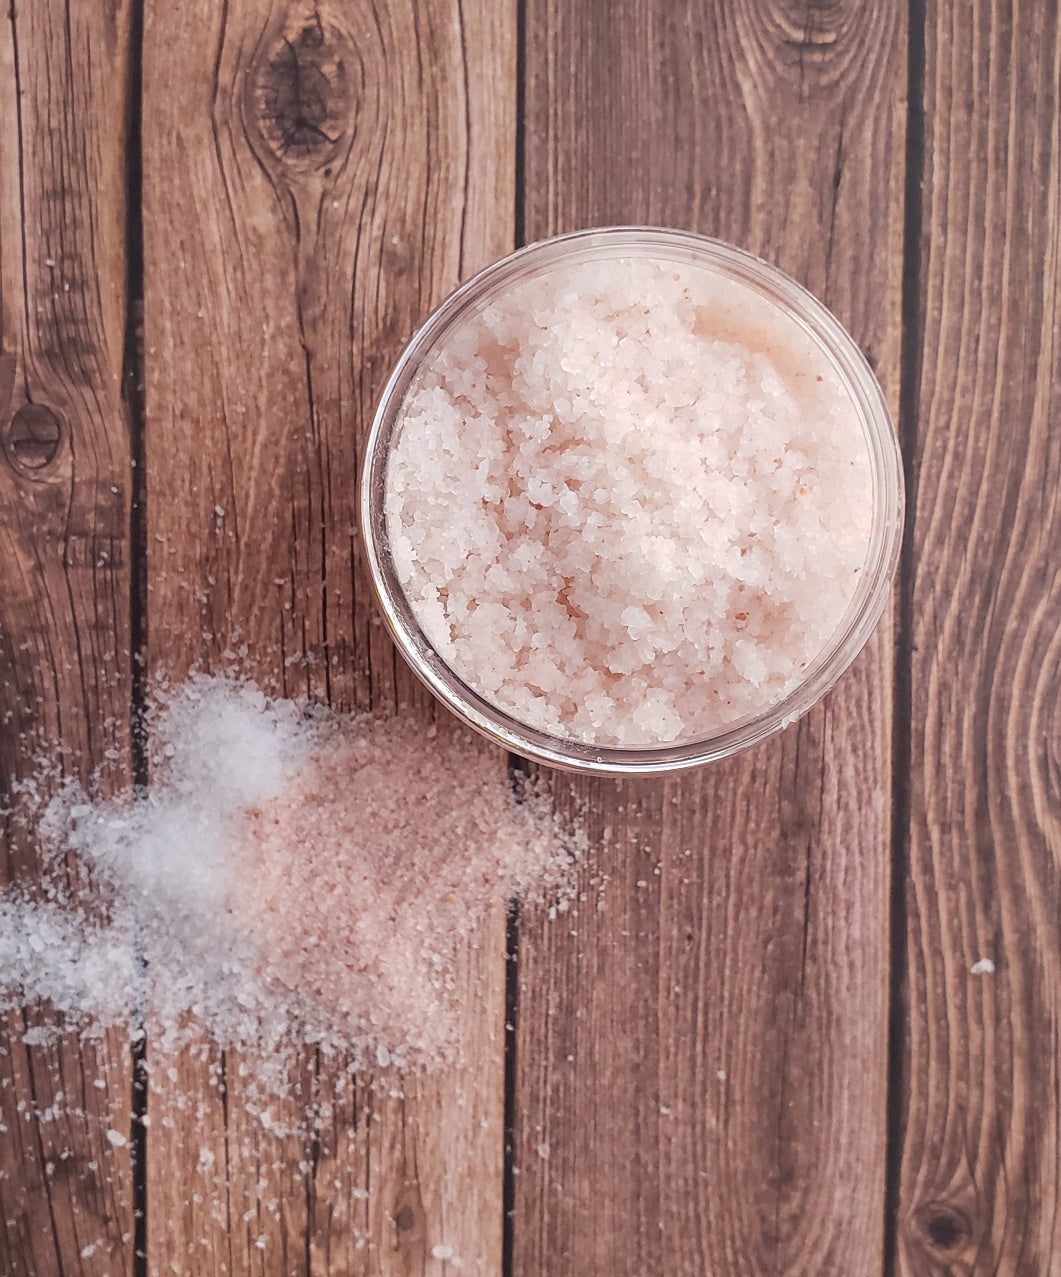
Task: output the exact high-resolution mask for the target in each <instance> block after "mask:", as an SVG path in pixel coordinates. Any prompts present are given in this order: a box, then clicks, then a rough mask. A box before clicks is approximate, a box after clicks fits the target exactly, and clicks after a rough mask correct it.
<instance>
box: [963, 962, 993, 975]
mask: <svg viewBox="0 0 1061 1277" xmlns="http://www.w3.org/2000/svg"><path fill="white" fill-rule="evenodd" d="M969 971H970V972H971V974H972V975H994V974H995V964H994V963H993V962H992V961H991V959H990V958H978V959H977V960H976V962H974V963H973V965H972V966H971V967H970V968H969Z"/></svg>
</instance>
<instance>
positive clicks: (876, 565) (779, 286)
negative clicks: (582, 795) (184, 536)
mask: <svg viewBox="0 0 1061 1277" xmlns="http://www.w3.org/2000/svg"><path fill="white" fill-rule="evenodd" d="M638 255H643V256H651V257H656V258H659V257H663V258H664V259H670V260H679V261H688V262H693V263H695V264H696V265H698V266H700V267H702V268H706V269H712V268H714V269H716V270H717V272H718V273H719V274H720V275H721V276H723V277H724V278H726V279H729V280H736V281H737V282H739V283H742V284H744V285H746V286H747V287H749V288H750V289H751V290H752V291H753V292H755V293H758V294H759V295H760V296H761V297H763V298H765V299H766V300H768V301H769V302H771V303H772V304H773V305H774V306H777V307H778V308H780V309H781V310H782V311H783V312H784V313H785V314H786V315H787V316H789V317H790V318H791V319H793V320H795V321H796V322H797V323H798V324H799V325H800V326H801V327H802V328H803V329H804V331H805V332H806V333H808V335H809V336H810V337H811V338H812V339H813V340H814V341H815V342H816V343H817V345H818V346H819V348H820V349H821V351H822V353H823V354H824V355H825V356H826V357H827V358H828V359H829V360H830V362H831V363H832V365H833V367H834V368H835V369H836V371H837V374H838V375H839V377H840V378H841V381H842V383H843V384H844V386H845V387H846V389H847V390H848V392H849V394H850V395H851V398H852V401H853V403H854V404H855V406H856V409H857V411H858V415H859V419H860V422H861V425H862V428H863V431H864V433H865V437H866V445H867V449H868V452H869V457H870V466H871V473H872V488H873V520H872V527H871V532H870V543H869V548H868V552H867V558H866V564H865V568H864V570H863V573H862V576H861V578H860V583H859V587H858V590H857V591H856V594H855V597H854V598H853V599H852V601H851V603H850V604H849V606H848V609H847V612H846V613H845V615H844V618H843V619H842V621H841V622H840V624H839V625H838V627H837V629H836V631H835V632H834V634H833V636H832V638H831V639H830V641H829V642H828V643H827V644H826V645H825V647H824V648H823V649H822V651H821V653H820V654H819V656H818V657H817V658H816V659H815V660H814V661H813V662H812V663H811V665H810V666H808V668H807V671H806V673H805V676H804V677H803V679H801V681H800V683H799V685H798V686H797V687H796V688H794V689H793V691H791V692H790V693H789V694H788V695H787V696H786V697H785V698H784V699H782V700H781V701H779V702H777V703H776V704H775V705H773V706H771V707H770V708H769V709H767V710H765V711H763V712H762V713H760V714H757V715H755V716H754V717H750V718H748V719H745V720H742V721H738V722H735V723H733V724H729V725H727V726H726V727H725V728H724V729H723V730H721V731H719V732H718V733H715V734H714V735H712V736H710V737H706V738H701V739H698V740H690V741H684V742H682V743H680V744H675V745H670V746H646V747H644V748H633V747H630V748H620V747H615V746H609V747H597V746H593V745H587V744H585V743H583V742H578V741H571V740H566V739H563V738H560V737H555V736H550V735H548V734H546V733H544V732H541V731H538V730H537V729H535V728H532V727H528V726H527V725H526V724H524V723H520V722H519V721H518V720H516V719H513V718H512V717H511V716H509V715H508V714H506V713H505V712H504V711H503V710H501V709H499V708H498V707H497V706H495V705H493V704H492V703H491V702H489V701H488V700H486V699H485V698H484V697H482V696H481V695H480V694H479V693H478V692H476V691H475V689H474V688H472V687H470V686H469V685H468V684H467V683H465V682H464V681H463V680H462V679H461V678H460V677H459V676H458V675H457V674H456V673H455V672H454V671H453V670H451V669H450V667H449V666H448V665H446V664H445V662H443V661H442V659H441V657H439V655H438V654H437V653H436V652H435V651H434V649H433V648H432V647H431V645H430V643H428V641H427V639H426V637H425V636H424V634H423V632H422V630H421V629H420V626H419V625H418V623H417V621H416V618H415V615H414V614H413V612H412V608H411V607H410V605H409V604H408V602H407V600H406V599H405V596H404V593H403V592H402V588H401V584H400V582H399V581H398V579H397V576H396V574H395V572H394V569H393V563H392V562H391V558H390V552H389V546H388V542H387V528H386V518H385V515H384V508H383V507H384V493H385V489H386V470H387V464H388V461H389V456H390V448H391V443H392V441H393V439H394V438H395V435H396V431H397V429H398V427H399V426H400V422H401V409H402V406H403V403H404V400H405V397H406V394H407V392H408V390H409V387H410V385H411V383H412V382H413V380H414V379H415V376H416V374H417V372H418V370H419V368H420V366H421V363H422V361H423V359H424V357H425V356H426V355H427V354H429V353H430V352H431V351H432V350H434V349H436V348H437V347H438V346H439V345H440V344H441V341H442V339H444V337H445V335H446V333H447V332H448V331H449V330H450V329H451V328H452V327H453V326H454V325H455V324H456V323H457V322H458V321H459V320H460V318H461V316H462V315H464V314H465V313H466V312H467V311H468V310H469V309H470V308H472V307H474V306H476V305H477V304H478V303H480V302H482V301H483V300H485V299H486V298H487V297H490V296H494V295H497V294H498V293H499V292H500V291H501V290H502V289H503V288H504V287H505V286H509V285H511V284H514V283H515V282H517V281H518V280H520V279H521V278H524V277H525V276H526V275H528V274H530V273H533V272H535V271H536V270H538V269H540V268H541V267H543V266H546V267H548V266H553V265H555V264H557V263H559V262H562V261H568V260H572V259H577V260H579V261H583V260H593V259H600V258H607V257H629V256H638ZM903 507H904V492H903V470H902V459H901V456H900V452H899V445H898V439H897V437H896V433H895V429H894V427H893V425H892V420H891V415H890V413H889V411H888V406H887V403H886V401H885V399H884V395H883V393H882V391H881V389H880V386H879V384H878V383H877V380H876V377H875V376H874V374H873V371H872V369H871V368H870V366H869V364H868V362H867V361H866V359H865V357H864V356H863V354H862V352H861V351H860V350H859V348H858V346H857V345H856V344H855V342H854V340H853V339H852V338H851V337H850V335H849V334H848V333H847V331H846V330H845V329H844V328H843V327H842V325H841V324H840V323H839V321H838V320H837V319H836V318H835V316H833V314H832V313H831V312H830V311H829V310H828V309H827V308H826V307H825V306H824V305H823V304H822V303H821V302H820V301H819V300H818V299H817V298H816V297H814V295H813V294H812V293H810V292H808V291H807V290H806V289H805V288H803V286H802V285H801V284H798V283H796V281H795V280H793V279H791V278H790V277H789V276H788V275H786V274H784V272H782V271H781V270H779V269H778V268H777V267H776V266H773V265H771V264H770V263H768V262H765V261H763V260H762V259H761V258H758V257H756V256H754V255H753V254H751V253H749V252H746V251H745V250H744V249H740V248H736V247H735V246H733V245H731V244H726V243H724V242H723V241H721V240H715V239H710V238H708V237H707V236H702V235H697V234H694V233H693V232H689V231H679V230H670V229H665V228H659V227H647V226H614V227H600V228H594V229H589V230H584V231H575V232H573V233H571V234H569V235H561V236H557V237H556V238H553V239H547V240H541V241H539V242H537V243H534V244H529V245H527V246H526V247H524V248H521V249H518V250H517V251H516V252H514V253H512V254H510V255H509V256H507V257H504V258H501V259H500V260H498V261H496V262H494V263H492V264H491V265H489V266H487V267H486V268H485V269H483V270H482V271H479V272H478V273H477V274H476V275H474V276H472V277H471V278H470V279H469V280H468V281H467V282H466V283H464V284H462V285H461V286H460V287H459V288H457V289H456V290H455V291H454V292H453V293H451V294H450V295H449V297H447V298H446V299H445V300H444V301H443V302H442V303H441V304H440V305H439V306H438V307H437V308H436V309H435V310H434V311H433V312H432V314H431V315H430V316H429V317H428V318H427V320H425V322H424V323H423V324H422V325H421V327H420V328H419V329H418V330H417V332H416V333H415V334H414V335H413V337H412V338H411V339H410V341H409V342H408V343H407V345H406V347H405V349H404V351H403V352H402V355H401V357H400V358H399V360H398V363H397V364H396V365H395V368H394V370H393V372H392V373H391V376H390V378H389V380H388V382H387V385H386V386H385V388H384V391H383V394H382V396H381V397H380V401H379V405H378V407H377V409H376V414H375V417H374V420H373V423H372V428H371V431H370V433H369V438H368V444H367V448H366V451H365V457H364V462H363V465H362V473H361V481H360V491H359V502H358V512H359V519H360V524H361V535H362V541H363V545H364V547H365V553H366V559H367V561H368V567H369V573H370V578H371V581H372V586H373V590H374V593H375V596H376V601H377V604H378V606H379V609H380V613H381V615H382V617H383V620H384V622H385V624H386V626H387V629H388V631H389V632H390V635H391V637H392V638H393V640H394V642H395V644H396V645H397V647H398V649H399V651H400V652H401V653H402V656H403V657H404V659H405V660H406V662H407V663H408V664H409V665H410V667H411V668H412V670H413V672H414V673H415V674H416V675H417V676H418V677H419V678H420V679H421V681H422V682H424V683H425V684H426V685H427V686H428V687H429V688H430V689H431V691H432V692H433V693H434V694H435V696H437V697H438V698H439V699H440V700H441V701H442V702H443V703H444V704H445V705H446V706H447V707H448V708H449V709H450V710H451V711H452V712H453V713H455V714H456V715H457V716H458V717H459V718H461V719H462V720H463V721H464V722H465V723H467V724H468V725H469V726H471V727H473V728H475V729H476V730H477V731H479V732H481V733H483V734H484V735H485V736H487V737H488V738H490V739H491V740H493V741H495V742H496V743H497V744H499V745H501V746H503V747H504V748H506V749H508V750H510V751H512V752H514V753H517V754H520V755H522V756H524V757H526V758H530V759H534V760H535V761H538V762H542V763H545V764H547V765H549V766H552V767H558V768H563V769H567V770H574V771H580V772H603V773H607V774H612V775H622V774H634V773H640V774H652V773H663V772H669V771H675V770H679V769H683V768H688V767H694V766H698V765H700V764H703V763H706V762H711V761H714V760H716V759H720V758H724V757H727V756H729V755H731V754H734V753H737V752H739V751H741V750H744V749H747V748H750V747H751V746H752V745H755V744H758V743H759V742H760V741H761V740H764V739H766V738H767V737H769V736H771V735H773V734H774V733H775V732H778V731H780V730H782V729H783V728H784V727H786V726H788V725H789V724H790V723H791V722H794V721H795V720H796V719H798V718H800V717H801V716H802V715H803V714H804V713H806V711H807V710H809V709H810V708H811V707H812V706H813V705H815V704H816V703H817V702H818V701H819V700H820V699H821V698H822V697H823V696H824V695H825V694H826V692H828V691H829V689H830V688H831V687H832V686H833V685H834V684H835V682H836V681H837V679H839V677H840V676H841V675H842V674H843V673H844V672H845V671H846V670H847V669H848V668H849V666H850V665H851V663H852V662H853V661H854V659H855V657H856V656H857V655H858V653H859V652H860V651H861V650H862V648H863V647H864V646H865V644H866V642H867V641H868V639H869V636H870V634H871V633H872V632H873V629H874V628H875V626H876V624H877V622H878V620H879V619H880V616H881V613H882V612H883V610H884V607H885V604H886V602H887V598H888V592H889V588H890V583H891V579H892V577H893V575H894V572H895V568H896V565H897V563H898V557H899V548H900V544H901V539H902V523H903Z"/></svg>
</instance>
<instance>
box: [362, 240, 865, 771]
mask: <svg viewBox="0 0 1061 1277" xmlns="http://www.w3.org/2000/svg"><path fill="white" fill-rule="evenodd" d="M871 497H872V490H871V479H870V468H869V455H868V451H867V446H866V441H865V437H864V434H863V431H862V427H861V425H860V422H859V419H858V415H857V413H856V410H855V406H854V404H853V402H852V399H851V397H850V395H849V393H848V392H847V390H846V389H845V388H844V386H843V384H842V383H841V381H840V378H839V376H838V374H837V373H836V370H835V369H834V367H833V365H832V363H831V362H830V360H829V359H828V358H827V357H826V356H825V355H824V353H823V352H822V350H821V349H820V348H819V347H818V346H817V344H816V343H815V342H814V341H813V340H812V338H811V337H810V336H809V335H808V334H807V333H806V332H805V331H804V330H803V328H802V327H801V326H800V325H799V324H798V323H797V322H796V321H795V320H793V319H791V318H789V317H787V316H786V315H784V314H783V313H782V312H781V311H780V310H778V309H777V308H776V307H775V306H774V305H773V303H771V302H769V301H767V300H766V299H765V298H763V297H761V296H759V295H758V294H755V293H752V292H751V291H750V290H749V289H748V288H747V287H745V286H743V285H738V284H736V283H731V282H727V281H723V280H720V279H719V278H718V277H717V276H716V275H714V274H713V273H710V272H708V271H706V270H704V269H703V268H699V267H694V266H691V265H677V264H675V263H672V262H664V261H661V260H644V259H638V260H634V259H623V260H608V261H604V262H583V263H581V264H575V265H574V266H572V265H571V264H570V263H568V262H564V263H561V264H559V265H558V266H556V267H554V268H552V269H549V268H545V269H543V270H542V271H541V272H539V274H538V275H537V276H535V277H533V278H529V279H525V280H523V281H521V282H519V283H516V284H513V285H511V286H510V287H509V290H508V292H507V293H506V294H505V295H504V296H503V297H498V298H495V299H494V300H492V301H491V302H490V304H488V305H486V306H485V307H484V308H483V309H481V310H480V311H479V312H478V313H476V314H474V315H472V316H471V317H469V318H467V319H465V320H462V321H461V323H460V324H459V325H458V326H457V327H456V328H455V329H454V330H451V331H450V332H449V333H448V334H447V336H446V338H445V342H444V344H443V346H441V347H440V348H439V350H438V351H436V353H435V354H434V355H433V356H431V357H430V358H429V360H428V362H427V363H426V365H425V367H424V368H423V369H422V371H421V372H420V374H418V378H417V380H416V381H414V383H413V385H412V387H411V389H410V391H409V393H408V396H407V398H406V400H405V403H404V405H403V407H402V410H401V419H400V422H399V427H398V432H397V438H396V443H395V446H394V450H393V452H392V455H391V458H390V461H389V467H388V475H387V493H386V521H387V530H388V539H389V543H390V547H391V551H392V554H393V559H394V564H395V569H396V572H397V574H398V578H399V580H400V582H401V585H402V588H403V590H404V592H405V594H406V597H407V599H408V601H409V604H410V606H411V607H412V609H413V611H414V613H415V615H416V618H417V620H418V622H419V624H420V626H421V628H422V629H423V631H424V634H425V635H426V637H427V639H428V641H429V642H430V643H431V644H432V645H433V646H434V648H435V649H436V651H437V652H438V653H439V655H440V656H441V657H442V659H443V660H445V661H446V662H447V663H448V664H449V665H450V666H451V668H452V669H453V670H454V671H455V672H456V673H457V674H458V675H459V676H460V677H461V678H462V679H464V680H465V681H466V682H467V683H468V684H469V685H471V686H472V687H474V688H475V689H477V690H478V691H479V692H480V693H481V694H482V695H483V696H484V697H486V698H487V699H488V700H490V701H492V702H493V703H494V704H495V705H496V706H497V707H499V708H500V709H501V710H503V711H505V712H506V713H508V714H510V715H511V716H512V717H514V718H515V719H517V720H519V721H520V722H522V723H525V724H528V725H530V726H532V727H535V728H538V729H540V730H542V731H545V732H548V733H551V734H552V735H554V736H557V737H561V738H569V739H575V740H579V741H582V742H586V743H589V744H596V745H605V744H607V745H617V746H651V745H658V744H661V743H667V744H669V743H673V742H676V741H681V740H689V739H695V738H697V737H702V736H706V735H709V734H711V733H713V732H716V731H718V730H719V729H721V728H723V727H725V726H727V725H730V724H732V723H734V722H736V721H738V720H741V719H745V718H747V717H750V716H754V715H756V714H758V713H761V712H763V711H764V710H766V709H768V708H769V707H771V706H773V705H775V704H777V703H778V702H779V701H780V700H782V699H783V697H784V696H785V695H786V694H787V693H789V692H790V691H791V690H793V688H794V687H795V686H796V685H797V683H798V682H799V680H800V677H801V676H802V673H803V670H804V669H805V667H806V666H807V665H809V664H810V663H811V662H812V661H813V660H814V658H815V657H817V656H818V655H819V653H821V651H822V650H823V648H824V647H825V646H826V645H827V643H828V641H829V639H830V638H831V637H832V635H833V634H834V632H835V631H836V629H837V627H838V626H839V625H840V624H841V622H842V620H843V618H844V615H845V613H846V612H847V609H848V606H849V604H850V603H851V600H852V598H853V596H854V593H855V588H856V585H857V583H858V581H859V575H858V574H859V572H860V571H861V569H862V568H863V566H864V563H865V560H866V556H867V548H868V541H869V528H870V511H871V506H872V500H871Z"/></svg>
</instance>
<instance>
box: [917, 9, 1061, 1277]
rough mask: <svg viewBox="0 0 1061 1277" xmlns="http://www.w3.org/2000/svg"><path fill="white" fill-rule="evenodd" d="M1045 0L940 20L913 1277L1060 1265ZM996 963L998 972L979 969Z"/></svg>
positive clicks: (930, 223)
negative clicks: (1042, 2)
mask: <svg viewBox="0 0 1061 1277" xmlns="http://www.w3.org/2000/svg"><path fill="white" fill-rule="evenodd" d="M1049 8H1050V6H1042V5H1033V4H1020V5H1014V6H1013V7H1012V8H1010V7H1009V6H1003V5H992V4H988V3H983V2H981V3H977V4H974V5H967V4H959V3H949V4H942V5H939V6H938V7H937V6H932V7H931V10H930V14H931V16H930V21H929V23H928V25H927V27H926V31H925V48H924V55H925V92H924V102H925V158H924V177H925V185H924V206H923V212H922V224H923V233H922V235H921V239H920V275H921V278H922V280H923V287H922V290H921V305H920V312H919V314H918V316H917V318H916V323H917V327H918V346H919V348H920V352H921V354H920V362H919V368H920V392H919V394H918V396H917V402H918V417H917V430H916V432H913V431H911V442H912V444H913V447H912V449H911V457H910V460H911V462H912V465H913V468H914V475H915V480H916V500H915V501H914V502H913V506H914V510H913V517H912V526H911V528H910V532H911V541H912V547H913V554H912V563H911V565H910V570H909V575H908V577H907V581H906V588H907V590H908V592H909V605H908V606H909V618H908V625H909V629H910V637H911V640H912V645H913V654H912V683H911V689H910V691H911V706H912V715H911V724H912V730H911V732H910V738H909V740H910V747H911V751H912V754H911V758H910V771H909V776H910V795H909V863H908V866H906V867H904V868H905V869H906V872H905V873H904V878H905V882H906V898H905V914H906V937H905V968H906V978H905V980H904V982H903V986H902V993H903V1014H902V1024H903V1027H904V1043H903V1045H904V1054H903V1072H902V1088H901V1095H902V1101H903V1105H902V1128H901V1136H902V1175H901V1181H900V1192H899V1202H898V1207H899V1219H898V1226H899V1230H900V1233H899V1236H900V1240H901V1250H900V1262H899V1271H900V1272H902V1273H904V1274H909V1277H922V1275H923V1274H924V1275H928V1274H932V1275H933V1277H934V1275H935V1274H947V1273H1013V1274H1024V1273H1027V1274H1029V1277H1031V1274H1045V1275H1047V1277H1057V1275H1058V1274H1061V1127H1059V1121H1061V1113H1059V1107H1058V1099H1059V1095H1061V1050H1059V1043H1061V710H1059V706H1061V697H1059V692H1061V429H1059V428H1061V293H1059V285H1061V254H1059V236H1061V154H1059V121H1061V37H1059V34H1058V27H1057V21H1056V14H1051V13H1050V12H1049ZM974 104H975V105H974ZM985 959H986V960H987V962H988V963H992V964H993V970H991V969H988V970H986V971H985V970H983V968H982V966H981V967H980V968H977V964H978V963H982V962H983V960H985ZM974 969H975V970H974ZM977 971H979V973H977Z"/></svg>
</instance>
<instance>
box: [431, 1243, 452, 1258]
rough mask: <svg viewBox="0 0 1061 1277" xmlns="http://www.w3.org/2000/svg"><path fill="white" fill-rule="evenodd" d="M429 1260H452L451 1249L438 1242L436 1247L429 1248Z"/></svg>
mask: <svg viewBox="0 0 1061 1277" xmlns="http://www.w3.org/2000/svg"><path fill="white" fill-rule="evenodd" d="M431 1258H432V1259H452V1258H453V1247H452V1246H447V1245H446V1244H445V1243H444V1242H439V1243H438V1245H436V1246H432V1247H431Z"/></svg>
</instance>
